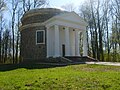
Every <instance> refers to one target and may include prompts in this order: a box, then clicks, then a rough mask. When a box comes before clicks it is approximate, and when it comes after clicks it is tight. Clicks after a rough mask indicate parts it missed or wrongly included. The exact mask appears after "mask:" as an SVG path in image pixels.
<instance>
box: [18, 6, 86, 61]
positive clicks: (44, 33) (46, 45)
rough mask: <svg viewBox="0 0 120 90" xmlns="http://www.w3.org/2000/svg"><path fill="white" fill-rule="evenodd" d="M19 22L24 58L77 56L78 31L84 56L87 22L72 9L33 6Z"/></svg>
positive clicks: (78, 54)
mask: <svg viewBox="0 0 120 90" xmlns="http://www.w3.org/2000/svg"><path fill="white" fill-rule="evenodd" d="M21 22H22V26H21V28H20V32H21V56H22V58H23V59H41V58H48V57H63V56H80V53H79V50H80V49H79V33H80V32H82V33H83V56H87V51H88V50H87V37H86V26H87V23H86V22H85V21H84V20H83V19H82V18H81V17H80V16H79V15H78V14H76V13H75V12H67V11H61V10H59V9H55V8H41V9H33V10H30V11H28V12H26V13H25V14H24V15H23V17H22V19H21Z"/></svg>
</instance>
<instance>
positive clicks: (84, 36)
mask: <svg viewBox="0 0 120 90" xmlns="http://www.w3.org/2000/svg"><path fill="white" fill-rule="evenodd" d="M83 56H88V47H87V33H86V30H84V31H83Z"/></svg>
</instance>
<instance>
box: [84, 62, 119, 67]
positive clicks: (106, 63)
mask: <svg viewBox="0 0 120 90" xmlns="http://www.w3.org/2000/svg"><path fill="white" fill-rule="evenodd" d="M86 64H100V65H113V66H120V63H118V62H86Z"/></svg>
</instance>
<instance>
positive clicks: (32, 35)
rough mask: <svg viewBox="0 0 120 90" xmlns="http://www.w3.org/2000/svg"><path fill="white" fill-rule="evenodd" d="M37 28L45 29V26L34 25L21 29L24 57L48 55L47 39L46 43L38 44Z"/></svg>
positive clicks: (35, 57)
mask: <svg viewBox="0 0 120 90" xmlns="http://www.w3.org/2000/svg"><path fill="white" fill-rule="evenodd" d="M36 30H45V27H44V26H41V27H32V28H26V29H24V30H22V31H21V56H22V58H23V59H42V58H45V57H46V39H45V44H36ZM45 32H46V30H45ZM45 35H46V34H45Z"/></svg>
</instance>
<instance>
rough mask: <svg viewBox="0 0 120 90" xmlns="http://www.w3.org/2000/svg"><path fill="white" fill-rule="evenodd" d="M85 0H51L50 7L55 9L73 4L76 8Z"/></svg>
mask: <svg viewBox="0 0 120 90" xmlns="http://www.w3.org/2000/svg"><path fill="white" fill-rule="evenodd" d="M84 1H85V0H49V6H50V7H54V8H57V7H58V8H60V7H61V6H63V5H66V4H73V5H74V6H75V8H76V7H78V6H80V5H81V4H82V3H83V2H84Z"/></svg>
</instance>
